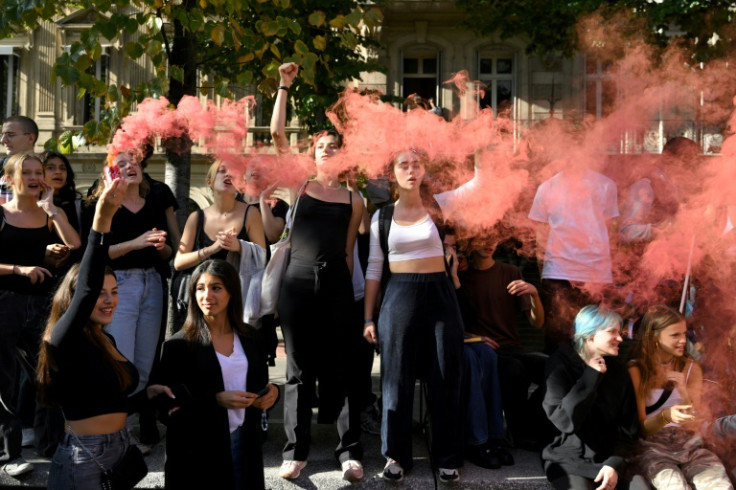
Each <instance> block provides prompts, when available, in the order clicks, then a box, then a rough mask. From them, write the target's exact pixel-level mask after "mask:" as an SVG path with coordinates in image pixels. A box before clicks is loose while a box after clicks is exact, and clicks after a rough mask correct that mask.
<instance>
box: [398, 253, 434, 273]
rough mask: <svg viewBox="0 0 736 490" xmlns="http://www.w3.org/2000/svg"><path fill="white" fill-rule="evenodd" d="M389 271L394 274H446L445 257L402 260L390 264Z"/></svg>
mask: <svg viewBox="0 0 736 490" xmlns="http://www.w3.org/2000/svg"><path fill="white" fill-rule="evenodd" d="M388 268H389V270H390V271H391V272H392V273H393V274H432V273H434V272H445V259H444V257H439V256H438V257H427V258H424V259H411V260H400V261H398V262H389V264H388Z"/></svg>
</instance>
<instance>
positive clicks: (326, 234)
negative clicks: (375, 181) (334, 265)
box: [291, 193, 353, 263]
mask: <svg viewBox="0 0 736 490" xmlns="http://www.w3.org/2000/svg"><path fill="white" fill-rule="evenodd" d="M352 196H353V195H352V193H350V200H351V202H350V203H339V202H327V201H321V200H319V199H315V198H313V197H311V196H310V195H308V194H307V193H304V194H302V195H301V197H300V198H299V204H298V206H297V208H296V216H294V225H293V227H292V228H293V230H292V234H291V260H295V261H299V262H308V263H310V262H328V263H329V262H333V261H340V260H342V261H343V262H344V261H345V247H346V243H347V237H348V227H349V225H350V217H351V216H352V214H353V205H352Z"/></svg>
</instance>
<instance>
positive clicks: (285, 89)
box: [276, 85, 289, 92]
mask: <svg viewBox="0 0 736 490" xmlns="http://www.w3.org/2000/svg"><path fill="white" fill-rule="evenodd" d="M276 90H277V91H278V90H283V91H284V92H288V91H289V87H287V86H286V85H279V88H277V89H276Z"/></svg>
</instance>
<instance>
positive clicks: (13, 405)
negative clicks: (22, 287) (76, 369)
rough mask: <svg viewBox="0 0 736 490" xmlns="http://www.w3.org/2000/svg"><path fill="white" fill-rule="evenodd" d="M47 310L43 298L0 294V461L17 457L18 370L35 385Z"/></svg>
mask: <svg viewBox="0 0 736 490" xmlns="http://www.w3.org/2000/svg"><path fill="white" fill-rule="evenodd" d="M47 307H48V297H46V296H34V295H26V294H17V293H13V292H11V291H0V462H4V461H11V460H13V459H15V458H18V457H20V451H21V423H20V418H19V417H18V415H17V413H16V412H17V405H18V369H19V368H20V369H23V370H24V372H25V374H26V377H27V379H29V380H33V382H35V379H36V363H37V361H38V349H39V344H40V341H41V335H42V333H43V329H44V327H45V320H46V315H47V314H48V311H47ZM31 415H32V414H31Z"/></svg>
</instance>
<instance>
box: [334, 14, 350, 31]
mask: <svg viewBox="0 0 736 490" xmlns="http://www.w3.org/2000/svg"><path fill="white" fill-rule="evenodd" d="M346 23H347V20H346V19H345V16H344V15H342V14H340V15H338V16H337V17H335V18H334V19H332V20H331V21H330V26H332V27H334V28H335V29H342V28H343V27H345V24H346Z"/></svg>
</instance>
